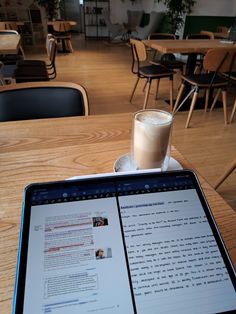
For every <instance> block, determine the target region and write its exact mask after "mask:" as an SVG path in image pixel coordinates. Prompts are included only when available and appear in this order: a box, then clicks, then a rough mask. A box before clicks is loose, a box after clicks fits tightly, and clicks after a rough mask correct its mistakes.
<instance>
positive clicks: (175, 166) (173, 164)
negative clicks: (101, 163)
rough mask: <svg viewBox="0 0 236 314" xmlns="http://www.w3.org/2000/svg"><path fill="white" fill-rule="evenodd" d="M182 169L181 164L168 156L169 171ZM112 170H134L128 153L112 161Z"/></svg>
mask: <svg viewBox="0 0 236 314" xmlns="http://www.w3.org/2000/svg"><path fill="white" fill-rule="evenodd" d="M182 169H183V167H182V166H181V164H180V163H179V162H178V161H177V160H176V159H174V158H173V157H170V161H169V166H168V168H167V170H168V171H169V170H182ZM113 171H114V172H125V171H136V169H135V168H134V165H133V164H132V162H131V158H130V154H125V155H122V156H120V157H119V158H118V159H117V160H116V161H115V163H114V166H113ZM137 171H139V170H137Z"/></svg>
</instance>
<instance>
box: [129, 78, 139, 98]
mask: <svg viewBox="0 0 236 314" xmlns="http://www.w3.org/2000/svg"><path fill="white" fill-rule="evenodd" d="M138 82H139V77H138V78H137V80H136V82H135V84H134V88H133V91H132V94H131V96H130V99H129V101H130V102H132V99H133V96H134V92H135V90H136V87H137V85H138Z"/></svg>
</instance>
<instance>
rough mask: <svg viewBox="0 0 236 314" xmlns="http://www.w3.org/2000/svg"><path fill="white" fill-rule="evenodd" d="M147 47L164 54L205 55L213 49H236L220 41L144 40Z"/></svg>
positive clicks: (234, 45) (235, 45)
mask: <svg viewBox="0 0 236 314" xmlns="http://www.w3.org/2000/svg"><path fill="white" fill-rule="evenodd" d="M143 42H144V44H145V45H146V46H147V47H150V48H152V49H156V50H158V51H160V52H162V53H205V52H206V51H207V50H208V49H211V48H227V49H231V48H235V47H236V44H227V43H222V42H221V41H220V40H218V39H183V40H154V39H153V40H144V41H143Z"/></svg>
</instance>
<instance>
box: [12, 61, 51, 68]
mask: <svg viewBox="0 0 236 314" xmlns="http://www.w3.org/2000/svg"><path fill="white" fill-rule="evenodd" d="M32 66H33V67H35V66H39V67H45V66H46V62H45V61H43V60H21V61H18V62H17V67H32Z"/></svg>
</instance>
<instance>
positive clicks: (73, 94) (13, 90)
mask: <svg viewBox="0 0 236 314" xmlns="http://www.w3.org/2000/svg"><path fill="white" fill-rule="evenodd" d="M83 115H88V97H87V93H86V91H85V89H84V88H83V87H82V86H80V85H78V84H74V83H65V82H32V83H30V84H29V83H19V84H11V85H6V86H2V87H0V121H1V122H3V121H15V120H28V119H43V118H60V117H68V116H83Z"/></svg>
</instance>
